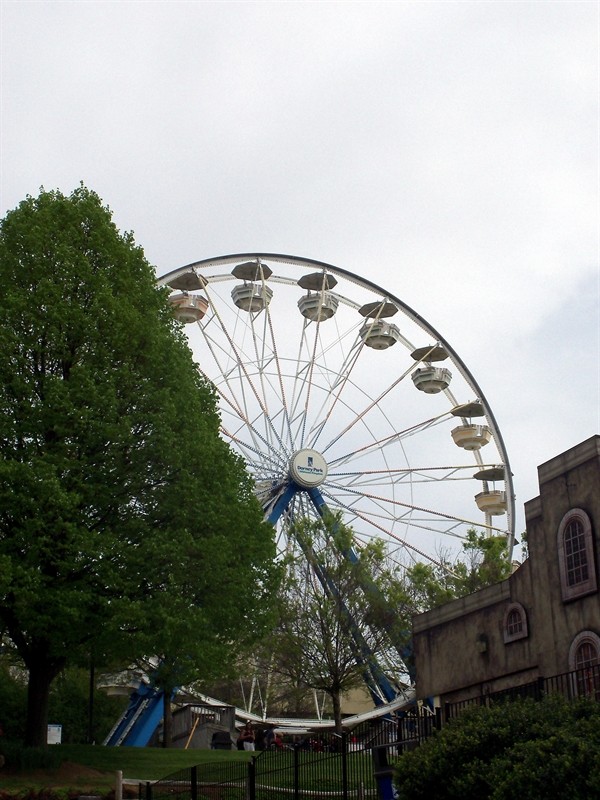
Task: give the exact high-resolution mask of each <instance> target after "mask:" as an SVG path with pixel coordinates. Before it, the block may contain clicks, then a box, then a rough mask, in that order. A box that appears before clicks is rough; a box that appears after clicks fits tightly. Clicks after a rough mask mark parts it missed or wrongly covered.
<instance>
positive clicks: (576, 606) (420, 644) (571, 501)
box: [413, 436, 600, 705]
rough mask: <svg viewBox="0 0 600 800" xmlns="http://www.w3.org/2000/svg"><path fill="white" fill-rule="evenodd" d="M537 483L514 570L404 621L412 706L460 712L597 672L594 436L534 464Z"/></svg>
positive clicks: (598, 447)
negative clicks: (567, 676) (451, 706)
mask: <svg viewBox="0 0 600 800" xmlns="http://www.w3.org/2000/svg"><path fill="white" fill-rule="evenodd" d="M538 480H539V496H538V497H536V498H534V499H533V500H530V501H529V502H527V503H526V504H525V520H526V528H527V548H528V557H527V559H526V560H525V561H524V563H523V564H522V565H521V566H519V567H518V568H517V569H516V570H515V571H514V572H513V574H512V575H511V576H510V577H509V578H508V579H507V580H505V581H502V582H501V583H499V584H496V585H494V586H489V587H487V588H485V589H481V590H480V591H478V592H475V593H473V594H471V595H469V596H467V597H463V598H461V599H458V600H454V601H452V602H450V603H447V604H445V605H444V606H441V607H439V608H436V609H433V610H432V611H428V612H426V613H424V614H420V615H418V616H416V617H415V618H414V621H413V643H414V649H415V660H416V671H417V687H416V688H417V695H418V697H420V698H426V697H436V698H439V702H440V705H444V704H446V703H461V702H463V701H467V700H470V699H473V698H476V697H477V698H479V697H481V696H485V695H488V694H493V693H495V692H501V691H504V690H507V689H514V688H515V687H519V686H524V685H526V684H531V683H533V682H535V681H538V680H540V679H546V678H551V677H553V676H558V675H562V674H564V673H568V672H572V671H573V670H579V669H581V668H583V667H588V666H592V665H594V664H599V663H600V595H599V593H598V569H599V567H600V436H593V437H591V438H590V439H588V440H586V441H584V442H582V443H581V444H578V445H577V446H575V447H573V448H571V449H570V450H567V451H566V452H565V453H562V454H561V455H559V456H556V457H555V458H552V459H551V460H550V461H547V462H546V463H544V464H542V465H541V466H540V467H538ZM595 674H597V668H596V673H595ZM596 688H597V689H600V687H596Z"/></svg>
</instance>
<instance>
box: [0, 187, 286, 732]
mask: <svg viewBox="0 0 600 800" xmlns="http://www.w3.org/2000/svg"><path fill="white" fill-rule="evenodd" d="M0 285H1V286H2V293H1V295H0V627H1V629H2V630H0V633H2V631H4V632H5V633H6V635H8V637H9V638H10V640H11V641H12V642H13V643H14V645H15V647H16V649H17V651H18V653H19V656H20V657H21V659H22V660H23V663H24V665H25V668H26V670H27V672H28V679H29V683H28V718H27V725H26V742H27V744H30V745H39V744H43V743H45V736H46V722H47V711H48V697H49V688H50V686H51V684H52V682H53V681H54V680H55V679H56V677H57V676H58V675H59V674H60V673H61V672H62V671H63V670H64V669H65V668H66V667H68V666H71V665H74V666H76V665H88V664H89V663H90V659H93V660H94V662H95V663H96V664H97V665H100V664H103V663H108V662H109V661H110V660H111V659H113V663H114V658H115V656H118V657H119V658H120V659H122V661H121V663H123V665H126V664H127V663H128V662H130V661H131V660H134V659H136V658H137V657H140V656H142V655H147V654H149V653H152V654H155V655H157V656H159V657H161V656H163V655H165V654H169V655H170V658H171V661H170V662H169V667H170V672H169V674H168V675H165V676H163V678H164V682H165V685H166V684H168V683H169V682H173V681H175V682H178V681H181V680H187V679H189V677H190V676H191V675H192V674H197V673H202V672H205V673H207V674H214V673H216V672H217V671H218V669H219V666H220V665H221V664H222V663H223V662H224V661H226V660H227V659H228V658H229V657H230V655H231V652H232V650H233V649H234V648H235V646H236V640H237V639H238V637H239V638H241V639H249V638H252V637H254V636H256V635H258V634H259V633H260V632H261V631H262V630H263V629H264V626H265V623H266V620H267V617H268V604H267V603H266V602H265V599H266V598H267V597H269V596H271V595H272V594H273V591H274V590H275V586H276V573H275V571H274V568H273V556H274V541H273V531H272V529H271V527H270V526H269V525H267V524H265V523H264V522H263V520H262V511H261V509H260V508H259V506H258V503H257V502H256V500H255V498H254V495H253V492H252V485H251V482H250V479H249V477H248V476H247V474H246V471H245V469H244V465H243V463H242V461H241V460H240V459H239V458H238V457H237V456H235V455H234V454H233V453H232V451H231V450H230V449H229V448H228V447H227V446H226V445H225V443H224V442H223V441H222V440H221V438H220V437H219V416H218V413H217V406H216V399H215V394H214V392H213V389H212V387H211V386H210V385H209V384H208V383H206V382H205V381H204V380H203V379H202V378H201V377H200V375H199V372H198V370H197V368H196V366H195V365H194V363H193V360H192V356H191V352H190V350H189V348H188V346H187V341H186V339H185V336H184V334H183V332H182V329H181V326H180V324H179V323H177V322H176V321H175V320H174V318H173V315H172V313H171V310H170V307H169V303H168V300H167V298H166V295H165V292H164V290H159V289H157V288H156V285H155V275H154V272H153V270H152V268H151V266H150V265H149V264H148V262H147V261H146V259H145V257H144V254H143V252H142V250H141V248H139V247H138V246H136V245H135V243H134V240H133V237H132V236H131V234H128V233H125V234H121V233H120V232H119V231H118V230H117V228H116V227H115V225H114V223H113V222H112V218H111V212H110V210H109V209H108V208H106V207H104V206H103V205H102V202H101V201H100V199H99V198H98V196H97V195H96V194H95V193H94V192H92V191H89V190H88V189H86V188H85V187H83V186H81V187H80V188H78V189H76V190H75V191H74V192H73V193H72V194H71V195H70V196H64V195H63V194H61V193H60V192H46V191H42V192H41V193H40V195H39V196H38V197H37V198H33V197H28V198H27V199H26V200H24V201H23V202H22V203H21V204H20V205H19V206H18V207H17V208H16V209H15V210H14V211H11V212H9V213H8V214H7V216H6V217H5V219H4V220H2V222H1V225H0ZM240 597H244V603H243V604H242V603H240V602H239V598H240Z"/></svg>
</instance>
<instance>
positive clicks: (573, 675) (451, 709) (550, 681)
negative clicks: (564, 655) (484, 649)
mask: <svg viewBox="0 0 600 800" xmlns="http://www.w3.org/2000/svg"><path fill="white" fill-rule="evenodd" d="M551 694H560V695H562V696H563V697H564V698H566V699H567V700H575V699H577V698H578V697H589V698H591V699H592V700H597V701H600V664H594V665H591V666H589V667H583V668H582V669H576V670H572V671H571V672H563V673H562V674H561V675H553V676H552V677H550V678H537V679H536V680H535V681H531V682H530V683H525V684H522V685H521V686H513V687H511V688H510V689H504V690H502V691H500V692H491V693H489V694H484V695H479V696H478V697H473V698H471V699H469V700H463V701H461V702H458V703H445V704H444V712H443V718H444V721H447V720H449V719H452V718H454V717H457V716H459V714H460V713H461V711H463V710H464V709H465V708H469V707H471V706H474V705H480V706H486V705H492V704H494V703H501V702H504V701H507V700H517V699H521V698H526V697H530V698H532V699H533V700H541V699H542V698H543V697H546V696H547V695H551Z"/></svg>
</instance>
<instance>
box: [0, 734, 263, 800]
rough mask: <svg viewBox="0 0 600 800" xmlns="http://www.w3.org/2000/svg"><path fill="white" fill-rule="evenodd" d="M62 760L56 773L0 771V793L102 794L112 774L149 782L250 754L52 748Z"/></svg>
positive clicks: (112, 779) (111, 785) (110, 783)
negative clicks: (73, 791)
mask: <svg viewBox="0 0 600 800" xmlns="http://www.w3.org/2000/svg"><path fill="white" fill-rule="evenodd" d="M52 747H53V748H54V747H55V748H57V749H58V750H59V752H60V755H61V757H62V762H63V763H62V764H61V766H60V767H58V768H56V769H46V770H34V771H32V772H29V773H24V772H21V773H10V772H8V771H6V770H0V791H1V790H5V791H10V792H14V793H15V794H16V793H18V792H19V791H21V792H22V791H23V790H29V789H37V790H39V789H62V790H65V789H74V790H77V791H78V792H80V793H89V794H100V795H102V794H106V793H107V792H108V791H110V790H111V789H114V786H115V773H116V772H117V770H121V771H122V773H123V778H124V779H127V778H133V779H136V780H139V781H151V780H157V779H159V778H164V777H165V776H166V775H169V774H170V773H172V772H176V771H177V770H180V769H184V768H185V767H192V766H194V764H200V763H202V762H213V761H221V760H223V759H229V760H231V759H235V760H243V761H248V760H249V758H250V757H251V754H250V753H245V752H240V751H238V750H232V751H231V752H228V751H223V750H176V749H166V750H163V749H161V748H153V747H104V746H102V745H68V744H61V745H52Z"/></svg>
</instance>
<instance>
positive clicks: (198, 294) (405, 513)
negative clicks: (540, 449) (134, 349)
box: [158, 253, 514, 703]
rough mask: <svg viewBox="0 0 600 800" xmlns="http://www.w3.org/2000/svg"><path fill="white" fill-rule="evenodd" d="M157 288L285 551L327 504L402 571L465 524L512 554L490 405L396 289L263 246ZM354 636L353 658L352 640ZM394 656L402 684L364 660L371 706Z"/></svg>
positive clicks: (357, 537)
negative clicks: (163, 291)
mask: <svg viewBox="0 0 600 800" xmlns="http://www.w3.org/2000/svg"><path fill="white" fill-rule="evenodd" d="M158 283H159V285H161V286H165V287H168V288H169V290H170V291H171V294H170V301H171V303H172V305H173V307H174V311H175V314H176V316H177V317H178V318H179V319H180V320H181V321H182V322H183V323H185V324H186V333H187V334H188V340H189V344H190V347H191V349H192V352H193V354H194V358H195V360H196V362H197V364H198V368H199V370H200V371H201V372H202V374H203V375H204V376H205V377H206V378H207V379H208V380H209V381H210V382H211V383H212V384H213V386H214V387H215V390H216V392H217V394H218V397H219V405H220V414H221V434H222V436H223V437H224V439H225V440H226V441H227V442H228V443H229V444H230V446H231V447H232V448H233V449H234V450H235V451H237V452H238V453H239V454H240V455H241V456H242V457H243V458H244V460H245V463H246V465H247V469H248V471H249V472H250V474H251V475H252V477H253V479H254V484H255V491H256V495H257V497H258V499H259V500H260V502H261V504H262V506H263V509H264V512H265V516H266V518H268V519H269V520H270V521H271V523H272V524H273V525H274V526H275V529H276V536H277V543H278V550H279V552H280V553H281V554H285V553H289V552H290V550H295V551H296V552H298V541H297V537H295V536H294V531H295V530H297V525H296V524H297V523H298V522H299V521H303V520H309V521H310V520H316V519H319V518H320V517H321V516H323V514H324V512H325V510H326V509H327V510H329V511H332V512H334V513H336V514H338V515H339V517H340V518H341V519H342V521H343V523H344V524H345V525H347V526H348V527H349V528H351V530H352V532H353V537H354V546H355V548H356V549H357V550H359V549H360V548H361V546H363V545H364V544H365V543H367V542H369V541H370V540H372V539H374V538H376V539H378V540H382V541H383V542H384V543H385V548H386V553H387V556H388V557H389V558H390V559H391V560H392V561H393V562H395V563H396V564H397V565H399V566H400V567H407V566H411V565H412V564H414V563H415V562H424V561H425V562H427V561H431V562H434V563H440V560H443V561H445V562H446V563H447V562H448V561H449V560H450V561H451V560H452V557H453V556H454V555H457V554H458V553H459V552H460V550H461V549H462V542H463V541H464V540H465V539H466V537H467V535H468V533H469V531H472V530H475V531H477V532H478V533H484V534H487V535H490V536H492V535H495V536H503V537H505V539H506V546H507V549H508V551H509V553H510V552H512V548H513V545H514V495H513V486H512V474H511V471H510V466H509V461H508V456H507V453H506V449H505V447H504V443H503V440H502V436H501V434H500V431H499V429H498V426H497V424H496V421H495V418H494V415H493V413H492V410H491V408H490V406H489V404H488V402H487V400H486V398H485V397H484V395H483V392H482V391H481V389H480V388H479V386H478V384H477V382H476V381H475V378H474V377H473V375H472V374H471V372H470V371H469V369H468V368H467V366H466V365H465V363H464V362H463V361H462V359H461V358H460V357H459V355H458V354H457V353H456V352H455V351H454V350H453V348H452V347H451V345H450V344H449V343H448V342H447V341H446V340H445V339H444V338H443V337H442V336H441V335H440V334H439V333H438V332H437V331H436V330H435V329H434V328H433V327H432V326H431V325H430V324H429V323H428V322H426V321H425V320H424V319H423V317H421V316H420V315H419V314H418V313H417V312H415V311H413V310H412V309H411V308H410V307H409V306H408V305H406V303H404V302H403V300H402V299H400V298H399V297H398V296H397V295H395V294H393V293H391V292H389V291H387V290H385V289H383V288H381V287H379V286H377V285H376V284H374V283H372V282H371V281H369V280H367V279H365V278H362V277H360V276H358V275H356V274H353V273H352V272H350V271H348V270H346V269H342V268H340V267H336V266H333V265H330V264H325V263H322V262H319V261H314V260H311V259H306V258H300V257H295V256H287V255H279V254H272V253H246V254H238V255H227V256H220V257H217V258H212V259H205V260H202V261H197V262H194V263H191V264H187V265H185V266H183V267H180V268H178V269H176V270H173V271H172V272H169V273H168V274H166V275H164V276H162V277H161V278H160V279H159V281H158ZM305 555H306V554H305ZM325 580H326V578H325ZM353 636H354V639H355V642H356V646H357V650H360V651H361V652H363V653H364V652H365V649H367V645H366V642H365V640H364V638H363V637H362V633H361V631H360V630H355V631H354V632H353ZM393 648H395V652H396V657H394V656H392V657H391V659H390V664H391V662H393V661H396V664H397V663H398V662H399V663H400V665H401V667H400V672H401V673H402V674H403V676H404V677H401V678H400V679H399V681H398V680H396V679H394V681H395V683H394V686H392V685H391V684H390V683H389V682H388V680H387V678H386V673H388V672H392V671H393V670H394V666H393V665H392V666H391V667H388V666H387V665H386V666H383V667H382V666H381V665H380V664H378V663H375V664H374V667H373V670H371V678H369V679H367V682H368V683H370V688H371V690H372V694H373V696H374V698H375V701H376V703H378V702H382V703H385V702H391V701H392V700H393V698H394V697H397V695H398V693H397V687H398V686H409V685H410V683H411V680H412V679H411V676H408V680H406V676H407V673H408V672H409V670H407V669H406V667H405V665H404V663H405V662H406V659H405V658H404V655H403V654H402V653H401V652H400V651H401V649H402V648H401V647H398V645H397V644H396V643H393V642H392V649H393ZM398 653H400V657H399V659H398V658H397V654H398ZM405 681H406V682H405ZM394 687H396V688H394ZM378 698H379V699H378Z"/></svg>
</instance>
